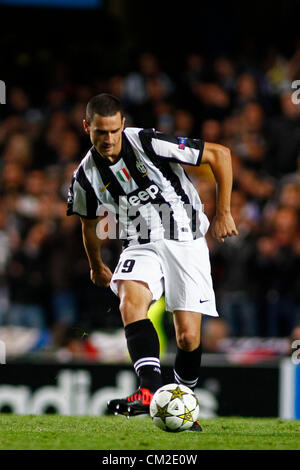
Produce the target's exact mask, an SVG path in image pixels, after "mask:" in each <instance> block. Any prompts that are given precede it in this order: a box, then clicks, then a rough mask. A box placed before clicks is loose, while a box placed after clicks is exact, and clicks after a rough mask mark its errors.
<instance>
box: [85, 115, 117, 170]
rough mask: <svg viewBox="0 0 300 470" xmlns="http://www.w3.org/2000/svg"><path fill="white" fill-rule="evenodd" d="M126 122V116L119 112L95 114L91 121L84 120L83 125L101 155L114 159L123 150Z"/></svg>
mask: <svg viewBox="0 0 300 470" xmlns="http://www.w3.org/2000/svg"><path fill="white" fill-rule="evenodd" d="M124 123H125V118H122V116H121V113H120V112H117V113H116V114H114V115H113V116H100V115H99V114H94V117H93V120H92V121H91V122H90V123H88V122H87V121H85V120H84V121H83V126H84V130H85V132H86V133H87V134H89V135H90V139H91V142H92V144H93V145H94V147H95V148H96V150H97V151H98V152H99V153H100V155H101V156H102V157H103V158H107V159H108V160H110V161H113V160H114V159H115V158H116V157H117V156H118V155H119V153H120V152H121V147H122V131H123V130H124Z"/></svg>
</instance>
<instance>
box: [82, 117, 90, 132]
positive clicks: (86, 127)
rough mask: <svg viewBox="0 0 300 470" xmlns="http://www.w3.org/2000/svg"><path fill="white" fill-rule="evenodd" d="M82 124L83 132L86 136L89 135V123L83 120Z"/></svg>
mask: <svg viewBox="0 0 300 470" xmlns="http://www.w3.org/2000/svg"><path fill="white" fill-rule="evenodd" d="M82 124H83V128H84V131H85V132H86V133H87V134H89V133H90V125H89V123H88V122H87V120H86V119H84V120H83V121H82Z"/></svg>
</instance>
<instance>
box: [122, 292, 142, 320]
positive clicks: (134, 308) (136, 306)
mask: <svg viewBox="0 0 300 470" xmlns="http://www.w3.org/2000/svg"><path fill="white" fill-rule="evenodd" d="M120 312H121V315H122V319H123V323H124V324H125V325H126V324H128V323H132V322H134V321H137V320H140V319H142V318H146V316H147V310H146V309H145V308H144V306H143V305H142V304H141V302H140V301H139V299H137V298H135V297H134V296H131V295H123V296H122V297H121V299H120Z"/></svg>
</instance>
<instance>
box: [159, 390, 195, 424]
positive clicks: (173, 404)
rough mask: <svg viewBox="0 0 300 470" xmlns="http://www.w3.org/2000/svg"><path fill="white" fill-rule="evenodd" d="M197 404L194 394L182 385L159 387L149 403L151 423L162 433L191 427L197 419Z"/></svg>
mask: <svg viewBox="0 0 300 470" xmlns="http://www.w3.org/2000/svg"><path fill="white" fill-rule="evenodd" d="M198 415H199V403H198V400H197V397H196V395H195V394H194V392H193V391H192V390H191V389H190V388H188V387H186V386H185V385H182V384H175V383H172V384H168V385H164V386H163V387H160V388H159V389H158V390H156V392H155V393H154V395H153V398H152V400H151V403H150V416H151V418H152V421H153V423H154V424H155V425H156V426H157V427H159V428H160V429H163V430H164V431H171V432H180V431H186V430H187V429H189V428H190V427H192V425H193V423H194V422H195V421H196V420H197V419H198Z"/></svg>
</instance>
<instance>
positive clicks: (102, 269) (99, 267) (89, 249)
mask: <svg viewBox="0 0 300 470" xmlns="http://www.w3.org/2000/svg"><path fill="white" fill-rule="evenodd" d="M80 220H81V226H82V239H83V245H84V249H85V252H86V254H87V257H88V260H89V265H90V269H91V271H90V277H91V280H92V282H93V283H94V284H96V286H100V287H108V286H109V283H110V280H111V278H112V272H111V270H110V269H109V267H108V266H106V265H105V264H104V263H103V261H102V258H101V241H100V239H99V238H98V236H97V233H96V228H97V224H98V222H99V221H100V220H101V218H100V217H98V218H97V219H85V218H83V217H81V218H80Z"/></svg>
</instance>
